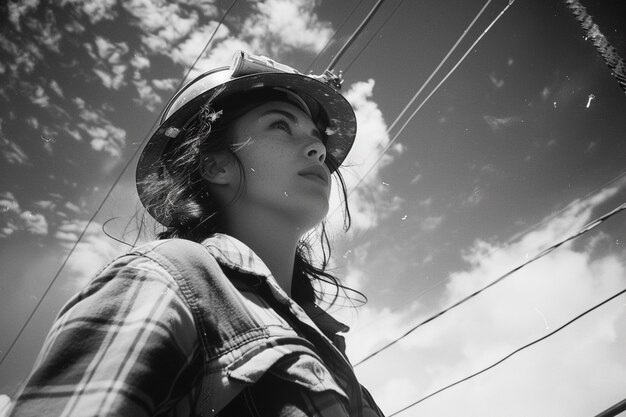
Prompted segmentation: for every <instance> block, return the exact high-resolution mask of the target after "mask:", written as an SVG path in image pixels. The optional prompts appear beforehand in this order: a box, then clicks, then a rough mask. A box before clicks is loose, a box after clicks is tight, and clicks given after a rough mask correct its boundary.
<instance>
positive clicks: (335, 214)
mask: <svg viewBox="0 0 626 417" xmlns="http://www.w3.org/2000/svg"><path fill="white" fill-rule="evenodd" d="M374 84H375V83H374V80H372V79H370V80H368V81H366V82H357V83H355V84H353V85H352V86H351V87H350V89H348V91H347V92H346V93H345V97H346V98H347V99H348V101H349V102H350V104H352V106H353V108H354V111H355V113H356V116H357V137H356V140H355V141H354V146H353V147H352V149H351V150H350V153H349V154H348V157H347V158H346V161H345V162H344V168H342V174H343V176H344V179H345V181H346V185H347V187H348V189H349V190H352V189H354V191H353V192H352V194H351V195H350V199H349V204H350V212H351V214H352V224H353V229H354V230H355V231H359V230H366V229H369V228H371V227H373V226H375V225H377V224H378V222H379V220H380V219H383V218H386V217H388V216H389V215H390V214H391V213H393V212H395V211H397V210H398V209H399V207H400V206H401V204H402V199H400V197H398V196H394V195H393V184H388V183H386V182H384V181H383V180H381V178H380V175H379V174H380V170H381V169H382V168H383V167H385V166H386V165H388V164H390V163H391V162H392V161H393V158H394V156H395V155H397V154H398V153H399V152H401V149H402V148H401V147H392V148H391V152H387V153H386V154H385V155H383V156H382V157H381V158H380V160H378V161H377V159H378V158H379V156H380V155H381V153H382V151H383V149H384V148H385V147H386V146H387V144H388V143H389V135H388V134H387V124H386V123H385V120H384V117H383V114H382V112H381V110H380V109H379V107H378V104H377V103H376V102H375V101H374V100H373V99H372V96H373V89H374ZM366 174H367V175H366ZM360 179H363V180H362V182H361V183H360V184H359V186H358V187H357V184H358V183H359V180H360ZM355 187H356V188H355ZM335 189H337V187H335ZM340 201H341V200H340V198H339V196H338V193H333V195H332V197H331V203H330V207H331V209H330V212H329V213H330V218H329V223H330V226H331V230H339V227H340V225H341V224H342V223H341V222H342V218H341V211H340V210H338V209H336V207H338V205H339V203H340Z"/></svg>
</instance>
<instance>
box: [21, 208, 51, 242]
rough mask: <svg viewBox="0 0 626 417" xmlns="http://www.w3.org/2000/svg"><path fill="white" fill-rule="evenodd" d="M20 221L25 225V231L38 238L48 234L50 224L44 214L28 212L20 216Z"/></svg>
mask: <svg viewBox="0 0 626 417" xmlns="http://www.w3.org/2000/svg"><path fill="white" fill-rule="evenodd" d="M20 219H21V220H22V222H23V224H24V229H25V230H26V231H27V232H28V233H30V234H32V235H38V236H45V235H47V234H48V222H47V221H46V218H45V217H44V215H43V214H40V213H33V212H31V211H28V210H27V211H25V212H23V213H21V214H20Z"/></svg>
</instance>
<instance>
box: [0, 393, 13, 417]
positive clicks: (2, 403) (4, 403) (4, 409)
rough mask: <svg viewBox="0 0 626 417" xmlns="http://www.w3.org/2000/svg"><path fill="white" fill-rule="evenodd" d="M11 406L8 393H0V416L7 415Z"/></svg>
mask: <svg viewBox="0 0 626 417" xmlns="http://www.w3.org/2000/svg"><path fill="white" fill-rule="evenodd" d="M10 408H11V398H9V396H8V395H5V394H0V417H5V416H8V415H9V414H8V413H9V409H10Z"/></svg>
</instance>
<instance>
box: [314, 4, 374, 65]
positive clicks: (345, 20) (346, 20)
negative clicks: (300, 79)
mask: <svg viewBox="0 0 626 417" xmlns="http://www.w3.org/2000/svg"><path fill="white" fill-rule="evenodd" d="M361 3H363V0H359V1H358V2H357V3H356V4H355V5H354V7H353V8H352V10H350V13H348V16H347V17H346V18H345V19H344V21H343V22H342V23H341V25H339V27H338V28H337V30H336V31H335V33H333V36H331V37H330V39H328V41H326V44H324V47H323V48H322V49H321V51H320V52H319V53H318V54H317V55H315V58H313V61H311V63H310V64H309V66H308V67H307V69H306V71H304V73H305V74H308V73H309V72H310V71H311V68H313V65H314V64H315V62H316V61H317V59H318V58H319V57H320V56H321V55H322V54H323V53H324V52H326V49H328V47H329V46H330V44H331V43H332V41H333V40H334V39H335V37H336V36H337V34H338V33H339V32H340V31H341V29H343V27H344V26H345V25H346V23H348V20H350V18H351V17H352V15H353V14H354V12H356V9H358V8H359V6H360V5H361Z"/></svg>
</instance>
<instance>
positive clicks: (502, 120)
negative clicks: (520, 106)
mask: <svg viewBox="0 0 626 417" xmlns="http://www.w3.org/2000/svg"><path fill="white" fill-rule="evenodd" d="M483 119H484V120H485V122H487V124H488V125H489V127H491V129H492V130H493V131H496V130H500V129H502V128H504V127H508V126H511V125H512V124H514V123H517V122H518V121H519V117H516V116H509V117H495V116H490V115H485V116H483Z"/></svg>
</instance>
